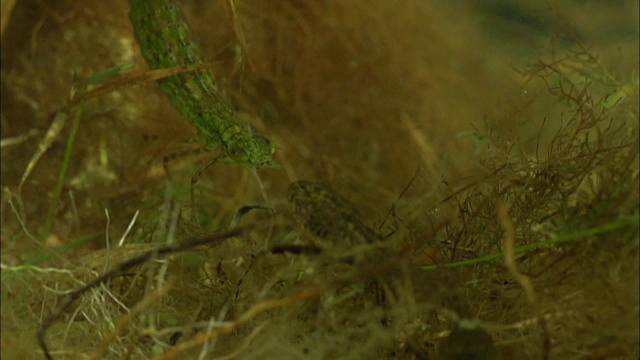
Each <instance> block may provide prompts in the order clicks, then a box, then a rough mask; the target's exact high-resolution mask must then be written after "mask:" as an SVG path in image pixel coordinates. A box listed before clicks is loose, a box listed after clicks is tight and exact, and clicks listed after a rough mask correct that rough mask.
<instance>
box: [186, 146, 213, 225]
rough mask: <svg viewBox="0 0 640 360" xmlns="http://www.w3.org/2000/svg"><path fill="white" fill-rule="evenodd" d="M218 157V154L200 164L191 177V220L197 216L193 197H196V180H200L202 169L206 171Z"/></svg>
mask: <svg viewBox="0 0 640 360" xmlns="http://www.w3.org/2000/svg"><path fill="white" fill-rule="evenodd" d="M219 159H220V156H216V157H214V158H213V159H211V160H210V161H209V162H208V163H206V164H204V166H202V167H201V168H200V169H198V171H196V173H195V174H194V175H193V177H192V178H191V218H192V220H197V218H196V201H195V199H196V191H195V186H196V183H197V182H198V180H200V177H201V176H202V174H203V173H204V171H206V170H207V169H208V168H210V167H211V166H213V165H214V164H215V163H217V162H218V160H219Z"/></svg>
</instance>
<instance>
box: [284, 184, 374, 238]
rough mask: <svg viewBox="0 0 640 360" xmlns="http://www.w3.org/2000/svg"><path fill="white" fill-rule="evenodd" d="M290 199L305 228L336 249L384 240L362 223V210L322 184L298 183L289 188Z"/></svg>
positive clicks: (288, 195) (288, 197)
mask: <svg viewBox="0 0 640 360" xmlns="http://www.w3.org/2000/svg"><path fill="white" fill-rule="evenodd" d="M287 199H288V201H289V203H290V205H291V207H292V208H293V211H294V212H295V213H296V214H297V215H298V216H299V217H301V218H302V222H303V223H304V225H305V227H306V228H307V229H308V230H309V231H310V232H311V233H313V234H314V235H315V236H318V237H319V238H322V239H326V240H329V241H331V242H332V243H334V244H336V245H339V244H352V245H358V244H364V243H371V242H374V241H378V240H381V239H382V237H381V236H380V234H378V233H377V232H376V231H375V230H373V229H371V228H370V227H369V226H367V225H366V224H365V223H364V222H363V221H362V219H361V218H360V214H359V212H358V209H357V208H356V207H355V206H354V205H353V204H352V203H351V202H350V201H349V200H347V199H346V198H344V197H343V196H342V195H340V194H338V193H337V192H335V191H334V190H333V189H331V188H330V187H328V186H326V185H324V184H323V183H321V182H317V181H307V180H299V181H296V182H294V183H292V184H291V185H289V190H288V193H287Z"/></svg>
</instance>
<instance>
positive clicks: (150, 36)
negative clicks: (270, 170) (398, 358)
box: [129, 0, 275, 168]
mask: <svg viewBox="0 0 640 360" xmlns="http://www.w3.org/2000/svg"><path fill="white" fill-rule="evenodd" d="M130 3H131V12H130V14H129V16H130V18H131V22H132V23H133V27H134V31H135V37H136V39H137V41H138V44H139V46H140V49H141V50H142V54H143V56H144V58H145V60H146V61H147V63H148V64H149V67H151V68H152V69H154V70H155V69H164V68H170V67H174V66H178V65H194V64H203V63H206V61H204V59H205V56H204V52H203V50H202V49H201V48H200V46H199V45H198V42H197V41H196V39H195V34H194V32H193V30H192V29H191V27H190V26H189V22H188V21H187V19H186V17H185V15H184V13H183V11H182V8H181V7H180V5H179V4H178V3H177V2H176V1H175V0H130ZM159 83H160V87H161V89H162V91H163V92H164V93H165V95H166V96H167V97H168V98H169V100H170V101H171V104H172V105H173V106H174V107H175V108H176V109H178V110H179V111H180V113H182V114H183V115H184V116H185V117H186V118H187V119H188V120H189V121H190V122H191V123H192V124H193V126H195V127H196V128H197V129H198V133H199V136H200V138H201V139H202V140H203V141H204V142H205V143H206V144H207V148H208V149H209V150H214V149H217V148H219V149H220V150H221V157H222V158H223V159H225V160H227V161H229V162H232V163H236V164H239V165H243V166H246V167H249V168H257V167H269V166H273V165H274V162H273V159H272V155H273V152H274V149H275V148H274V146H273V144H272V143H271V141H270V140H269V139H268V138H267V137H265V136H263V135H260V134H256V133H254V132H252V131H251V130H250V129H249V128H248V127H247V126H244V125H242V124H240V122H239V121H238V117H237V115H236V112H235V111H234V109H233V107H232V106H231V104H230V103H229V101H228V100H227V99H226V98H225V97H224V96H223V95H222V92H221V91H220V89H218V87H217V84H216V82H215V80H214V77H213V74H212V73H211V71H210V69H208V68H205V69H203V70H198V71H193V72H183V73H180V74H177V75H172V76H169V77H166V78H164V79H161V80H159Z"/></svg>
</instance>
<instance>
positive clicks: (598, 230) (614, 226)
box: [420, 214, 639, 271]
mask: <svg viewBox="0 0 640 360" xmlns="http://www.w3.org/2000/svg"><path fill="white" fill-rule="evenodd" d="M638 222H639V215H638V214H635V216H632V217H629V218H627V219H624V220H621V221H618V222H615V223H610V224H606V225H602V226H598V227H595V228H591V229H586V230H582V231H578V232H573V233H570V234H564V235H560V236H558V237H556V238H553V239H549V240H546V241H540V242H537V243H533V244H529V245H525V246H520V247H517V248H515V249H514V252H515V253H516V254H521V253H525V252H528V251H532V250H535V249H540V248H543V247H547V246H551V245H555V244H561V243H565V242H570V241H575V240H579V239H582V238H585V237H589V236H594V235H598V234H604V233H608V232H613V231H615V230H618V229H621V228H623V227H625V226H629V225H631V226H633V227H635V228H638ZM503 256H504V252H498V253H495V254H491V255H485V256H480V257H477V258H473V259H467V260H462V261H456V262H450V263H446V264H440V265H425V266H421V267H420V269H421V270H425V271H428V270H436V269H438V268H441V267H445V268H457V267H461V266H467V265H474V264H480V263H483V262H487V261H492V260H499V259H501V258H502V257H503Z"/></svg>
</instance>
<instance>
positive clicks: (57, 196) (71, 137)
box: [40, 104, 84, 242]
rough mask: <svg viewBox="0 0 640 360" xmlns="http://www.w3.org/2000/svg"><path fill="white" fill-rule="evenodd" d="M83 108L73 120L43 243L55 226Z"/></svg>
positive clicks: (45, 227) (45, 225) (48, 214)
mask: <svg viewBox="0 0 640 360" xmlns="http://www.w3.org/2000/svg"><path fill="white" fill-rule="evenodd" d="M83 107H84V104H80V105H78V107H77V108H76V113H75V116H74V118H73V124H72V125H71V132H70V133H69V138H68V139H67V146H66V147H65V150H64V158H63V160H62V165H61V166H60V173H59V174H58V181H57V182H56V187H55V189H54V190H53V198H52V199H51V203H50V204H49V211H48V212H47V218H46V220H45V224H44V229H43V231H42V235H41V237H40V239H41V240H42V241H43V242H44V241H46V240H47V238H48V237H49V234H50V232H51V225H53V219H54V217H55V214H56V210H57V208H58V202H60V195H61V194H62V188H63V186H64V181H65V179H66V177H67V171H68V170H69V163H70V162H71V153H72V152H73V144H74V143H75V140H76V136H77V135H78V128H79V127H80V119H81V118H82V109H83Z"/></svg>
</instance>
